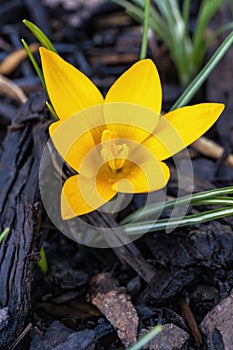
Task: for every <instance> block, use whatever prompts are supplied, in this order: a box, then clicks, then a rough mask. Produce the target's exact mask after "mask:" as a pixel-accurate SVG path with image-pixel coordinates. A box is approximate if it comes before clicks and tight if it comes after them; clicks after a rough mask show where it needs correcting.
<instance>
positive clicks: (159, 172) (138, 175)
mask: <svg viewBox="0 0 233 350" xmlns="http://www.w3.org/2000/svg"><path fill="white" fill-rule="evenodd" d="M169 177H170V172H169V168H168V167H167V166H166V164H164V163H162V162H158V161H156V160H154V161H149V162H144V163H141V164H140V165H136V164H134V166H132V168H131V171H130V172H129V173H128V175H127V176H125V178H124V179H122V180H120V181H119V182H117V183H115V185H114V186H113V188H116V190H117V192H122V193H144V192H152V191H157V190H159V189H161V188H163V187H164V186H166V184H167V182H168V180H169Z"/></svg>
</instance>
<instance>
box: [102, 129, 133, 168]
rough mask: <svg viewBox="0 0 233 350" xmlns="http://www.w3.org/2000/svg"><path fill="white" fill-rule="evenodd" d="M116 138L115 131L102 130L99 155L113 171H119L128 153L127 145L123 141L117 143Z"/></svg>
mask: <svg viewBox="0 0 233 350" xmlns="http://www.w3.org/2000/svg"><path fill="white" fill-rule="evenodd" d="M116 139H117V133H116V132H115V131H110V130H104V131H103V133H102V137H101V145H102V149H101V157H102V158H103V160H104V161H105V162H107V163H108V165H109V167H110V168H111V170H113V171H119V170H120V169H121V168H122V167H123V165H124V163H125V160H126V158H127V156H128V154H129V147H128V146H127V145H126V144H125V143H123V144H119V145H117V143H116Z"/></svg>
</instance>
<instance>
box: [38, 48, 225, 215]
mask: <svg viewBox="0 0 233 350" xmlns="http://www.w3.org/2000/svg"><path fill="white" fill-rule="evenodd" d="M40 54H41V60H42V68H43V74H44V78H45V83H46V87H47V90H48V94H49V97H50V100H51V102H52V105H53V107H54V109H55V111H56V113H57V115H58V117H59V119H60V120H59V121H57V122H55V123H52V124H51V126H50V129H49V131H50V136H51V138H52V140H53V143H54V145H55V147H56V149H57V150H58V151H59V153H60V154H61V156H62V157H63V158H64V160H65V161H66V162H67V163H68V164H69V165H70V166H71V167H72V168H73V169H74V170H75V171H77V173H78V174H77V175H73V176H71V177H70V178H68V179H67V180H66V181H65V183H64V185H63V188H62V194H61V213H62V217H63V219H65V220H66V219H70V218H73V217H75V216H78V215H83V214H87V213H89V212H91V211H93V210H95V209H98V208H99V207H101V206H102V205H103V204H105V203H106V202H108V201H109V200H111V199H112V198H113V197H114V196H115V195H116V194H117V192H123V193H143V192H151V191H155V190H159V189H161V188H163V187H164V186H165V185H166V184H167V182H168V180H169V176H170V173H169V168H168V167H167V165H166V164H165V163H163V162H162V161H163V160H165V159H167V158H169V157H171V156H172V155H174V154H175V153H177V152H179V151H180V150H181V149H183V148H185V147H187V146H188V145H190V144H191V143H192V142H194V141H195V140H196V139H198V138H199V137H200V136H201V135H202V134H203V133H205V132H206V131H207V130H208V129H209V128H210V127H211V126H212V125H213V123H214V122H215V121H216V120H217V118H218V117H219V116H220V114H221V112H222V111H223V109H224V105H223V104H220V103H202V104H196V105H193V106H187V107H183V108H178V109H176V110H174V111H172V112H169V113H167V114H165V115H163V116H160V115H161V104H162V89H161V83H160V78H159V74H158V71H157V69H156V66H155V65H154V63H153V62H152V61H151V60H150V59H145V60H141V61H139V62H137V63H135V64H134V65H133V66H132V67H131V68H129V69H128V70H127V71H126V72H125V73H124V74H122V75H121V77H120V78H119V79H117V80H116V81H115V83H114V84H113V85H112V87H111V88H110V89H109V91H108V93H107V95H106V97H105V98H103V96H102V95H101V93H100V91H99V90H98V88H97V87H96V86H95V85H94V84H93V83H92V82H91V80H90V79H88V78H87V77H86V76H85V75H84V74H83V73H81V72H80V71H79V70H78V69H76V68H75V67H73V66H72V65H71V64H69V63H68V62H66V61H64V60H63V59H62V58H61V57H60V56H59V55H57V54H56V53H54V52H52V51H49V50H47V49H45V48H41V49H40Z"/></svg>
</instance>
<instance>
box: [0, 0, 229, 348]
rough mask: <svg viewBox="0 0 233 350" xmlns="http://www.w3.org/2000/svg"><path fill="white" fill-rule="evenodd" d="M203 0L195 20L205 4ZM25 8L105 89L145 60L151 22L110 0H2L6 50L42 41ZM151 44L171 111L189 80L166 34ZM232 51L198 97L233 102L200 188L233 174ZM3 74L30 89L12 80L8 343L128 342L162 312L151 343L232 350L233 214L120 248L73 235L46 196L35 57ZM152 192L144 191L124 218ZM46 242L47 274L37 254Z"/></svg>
mask: <svg viewBox="0 0 233 350" xmlns="http://www.w3.org/2000/svg"><path fill="white" fill-rule="evenodd" d="M45 3H46V4H47V5H45ZM196 3H198V2H196ZM192 11H193V23H194V24H195V18H196V17H195V16H196V11H197V9H196V8H194V7H193V9H192ZM229 16H230V15H229V11H227V4H226V5H225V7H223V10H222V11H221V12H220V13H218V15H217V16H216V18H215V19H214V21H213V23H212V25H213V26H214V25H215V24H216V25H218V24H219V23H226V22H227V21H229ZM24 18H27V19H29V20H31V21H33V22H34V23H36V24H37V25H39V26H40V27H41V28H43V30H44V32H45V33H46V34H48V35H49V36H50V38H51V39H52V41H53V42H54V43H55V45H56V48H57V50H58V51H59V53H60V54H61V55H62V56H63V57H64V58H66V59H67V60H68V61H69V62H71V63H72V64H73V65H75V66H76V67H78V68H79V69H80V70H81V71H82V72H84V73H85V74H86V75H87V76H89V77H90V78H91V79H92V80H93V81H94V82H95V84H96V85H97V86H98V87H99V88H100V90H101V91H102V92H103V94H105V93H106V91H107V90H108V88H109V87H110V86H111V84H112V83H113V82H114V80H115V79H116V78H117V77H118V76H119V75H120V74H121V73H122V72H124V71H125V70H126V69H127V68H128V67H129V66H130V65H131V64H132V63H134V62H136V61H137V60H138V57H139V54H140V43H141V27H140V26H139V25H138V24H137V23H136V22H134V21H133V20H132V19H130V17H128V16H127V15H126V14H125V13H124V12H123V11H122V10H121V9H120V8H118V7H117V6H116V5H115V4H113V3H111V2H110V1H104V0H98V1H97V0H96V1H94V0H92V1H91V0H89V1H81V0H76V1H75V0H73V1H64V0H63V1H52V0H46V1H44V4H43V3H42V2H41V1H39V0H38V1H36V2H35V1H31V0H12V1H4V0H2V1H1V3H0V25H1V28H0V61H1V62H3V61H4V60H5V59H6V58H7V57H8V55H9V54H10V53H11V52H14V51H16V50H17V49H18V48H20V47H21V46H22V45H21V42H20V38H22V37H23V38H25V39H26V41H27V42H28V43H32V42H34V41H35V40H34V38H33V36H32V35H31V34H30V33H29V31H28V30H27V29H26V28H25V27H24V25H23V24H22V23H21V21H22V19H24ZM191 30H192V28H191ZM217 45H218V42H216V43H214V44H213V46H212V47H211V49H210V51H209V55H211V53H212V52H213V51H214V50H215V48H216V47H217ZM148 56H149V57H151V58H152V59H153V60H154V61H155V62H156V64H157V66H158V69H159V72H160V75H161V80H162V83H163V93H164V98H163V109H164V110H165V111H167V110H168V109H169V106H171V104H172V103H173V102H174V101H175V100H176V98H177V97H178V96H179V95H180V92H181V91H182V88H181V87H180V86H179V85H178V83H177V76H176V73H175V70H174V66H173V65H172V63H171V60H170V57H169V52H168V51H167V49H166V48H165V47H164V45H163V43H161V42H160V41H159V40H158V38H156V37H155V36H154V37H152V38H151V39H150V41H149V49H148ZM36 57H37V58H39V56H38V54H36ZM232 59H233V49H230V50H229V51H228V53H227V55H226V56H225V58H224V60H223V61H222V62H221V63H220V64H219V66H218V68H217V69H216V70H215V72H214V73H212V74H211V76H210V77H209V79H208V82H207V83H206V84H205V86H204V88H203V89H202V91H201V92H200V93H199V94H198V96H196V98H195V102H202V101H215V102H223V103H225V104H226V110H225V111H224V114H223V115H222V117H221V118H220V120H219V121H218V122H217V123H216V124H215V126H214V127H213V128H212V129H211V130H210V131H209V132H208V135H207V136H209V137H210V138H211V139H213V140H214V141H216V142H218V143H219V144H220V145H222V146H223V147H224V149H225V152H224V155H223V158H222V159H219V160H217V161H215V160H212V159H209V158H206V157H204V156H202V155H201V154H199V153H197V151H195V150H194V149H192V148H190V155H191V157H192V164H193V169H194V180H195V183H194V192H196V191H203V190H207V189H211V188H215V187H220V186H221V187H222V186H229V185H233V169H231V168H229V167H227V166H226V165H225V164H224V157H225V156H227V155H228V154H229V153H231V151H232V147H233V132H232V130H233V121H232V113H233V103H232V101H233V86H232V85H233V76H232V75H233V73H232ZM16 61H17V60H16ZM0 69H1V65H0ZM2 74H5V75H7V77H8V78H9V79H10V81H11V82H14V83H16V84H17V85H18V86H19V87H21V88H22V90H23V91H24V92H25V94H26V95H27V96H29V99H28V102H27V103H26V104H22V105H21V103H19V102H18V101H16V99H14V98H12V97H11V96H10V95H9V93H7V92H6V91H4V92H3V93H2V89H0V147H1V148H0V156H1V158H0V232H2V231H3V229H4V228H5V227H10V233H9V234H8V235H7V237H6V238H5V239H4V241H3V242H2V243H1V244H0V349H8V350H9V349H12V350H13V349H16V350H17V349H18V350H21V349H24V350H26V349H30V350H69V349H72V350H74V349H77V350H91V349H96V350H110V349H114V350H116V349H117V350H120V349H124V348H126V347H127V346H129V344H130V343H132V342H133V341H135V340H136V338H138V337H139V336H140V335H143V334H145V333H146V332H147V331H148V330H150V329H151V328H152V327H153V326H155V325H157V324H162V325H164V331H163V332H162V333H161V334H160V335H159V336H158V337H156V338H155V339H154V340H153V341H152V342H151V344H150V345H148V346H147V347H146V348H145V349H159V350H166V349H168V350H172V349H173V350H175V349H176V350H177V349H179V350H184V349H190V350H191V349H202V350H204V349H210V350H213V349H214V350H221V349H224V350H232V349H233V333H232V327H233V312H232V310H233V291H232V287H233V253H232V251H233V232H232V228H233V219H232V217H228V218H225V219H220V220H216V221H212V222H208V223H205V224H202V225H195V226H192V227H185V228H180V229H179V228H177V229H175V230H174V231H173V232H171V233H170V234H168V233H165V232H155V233H147V234H145V235H144V236H143V237H141V238H140V239H138V240H137V241H135V242H134V243H133V244H129V245H127V246H124V247H121V248H116V249H97V248H91V247H87V246H85V245H81V244H78V243H76V242H74V241H72V240H71V239H69V238H67V237H66V236H64V235H63V234H62V233H61V232H59V231H58V230H57V229H56V227H54V225H53V224H52V223H51V222H50V221H49V219H48V217H47V214H46V212H45V210H44V209H43V205H42V203H41V199H40V193H39V182H38V174H39V165H40V158H41V155H42V152H43V148H44V145H45V143H46V141H47V139H48V132H47V127H48V125H49V123H50V122H51V119H50V115H49V112H48V111H47V110H46V107H45V101H46V97H45V96H44V94H43V91H42V88H41V85H40V82H39V79H38V78H37V77H36V75H35V73H34V71H33V68H32V66H31V64H30V63H29V61H28V60H24V61H22V60H21V59H20V58H18V61H17V62H16V63H14V64H13V66H12V68H11V69H10V71H9V72H7V73H4V72H2ZM169 166H170V169H171V175H172V176H171V180H170V181H169V184H168V188H167V193H168V195H169V196H170V197H175V196H176V195H177V189H178V183H177V176H176V170H175V167H174V164H173V163H172V162H169ZM181 168H182V164H181ZM182 171H183V172H184V174H185V168H184V169H183V170H182ZM187 176H188V175H187ZM185 186H186V184H185V183H184V184H183V188H182V190H183V193H184V194H185V193H186V187H185ZM143 200H144V197H143V196H135V197H134V198H133V200H132V202H131V203H130V205H129V206H128V208H127V211H126V210H125V211H124V212H122V213H121V214H120V216H118V218H116V220H120V219H122V218H123V216H125V215H126V214H128V213H130V212H132V211H133V210H135V209H137V208H138V207H140V206H141V205H142V202H143ZM203 209H206V208H203V207H202V208H196V207H195V209H193V208H190V212H194V211H202V210H203ZM167 214H169V213H163V215H167ZM86 220H88V221H89V222H90V223H91V224H95V223H100V224H101V223H102V222H105V224H107V225H108V226H109V227H110V228H111V227H112V226H114V225H113V222H114V221H113V218H111V217H110V216H99V215H98V214H95V213H94V214H92V215H89V216H87V218H86ZM112 234H113V235H114V234H115V233H114V228H113V229H112ZM42 246H43V247H44V249H45V253H46V258H47V261H48V272H47V273H46V274H44V273H43V272H42V271H41V270H40V268H39V267H38V264H37V262H38V260H39V259H40V257H39V252H40V249H41V247H42Z"/></svg>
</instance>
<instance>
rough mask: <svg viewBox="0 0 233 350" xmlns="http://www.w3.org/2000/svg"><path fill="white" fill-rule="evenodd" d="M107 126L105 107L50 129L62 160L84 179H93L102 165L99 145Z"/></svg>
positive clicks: (75, 115) (60, 122)
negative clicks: (96, 169)
mask: <svg viewBox="0 0 233 350" xmlns="http://www.w3.org/2000/svg"><path fill="white" fill-rule="evenodd" d="M103 123H104V122H103V114H102V110H101V106H98V107H92V108H90V109H86V110H84V111H81V112H79V113H77V114H74V115H73V116H71V117H70V118H67V119H66V120H64V121H58V122H55V123H53V124H51V125H50V127H49V133H50V136H51V139H52V141H53V144H54V146H55V147H56V149H57V150H58V152H59V153H60V155H61V156H62V158H63V159H64V160H65V161H66V162H67V163H68V164H69V165H70V166H71V167H72V168H73V169H75V170H76V171H77V172H79V173H81V174H82V175H83V176H86V177H93V176H94V175H95V170H94V169H93V167H94V166H95V167H96V166H97V167H98V161H101V162H102V159H101V155H100V152H99V149H97V147H96V144H97V145H98V144H99V143H100V140H101V135H102V131H103V130H104V128H105V126H104V125H103ZM81 168H82V169H81Z"/></svg>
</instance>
